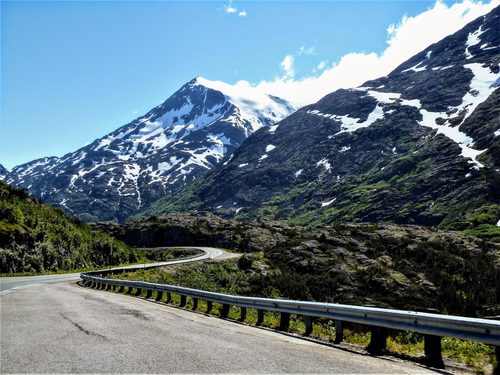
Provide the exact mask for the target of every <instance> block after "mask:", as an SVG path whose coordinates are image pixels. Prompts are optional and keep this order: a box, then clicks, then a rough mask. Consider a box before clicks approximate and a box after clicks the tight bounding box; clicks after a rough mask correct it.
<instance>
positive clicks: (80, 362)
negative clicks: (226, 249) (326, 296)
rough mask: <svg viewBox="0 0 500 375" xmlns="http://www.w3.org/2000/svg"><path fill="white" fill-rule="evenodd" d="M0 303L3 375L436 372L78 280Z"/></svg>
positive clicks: (34, 288) (26, 290)
mask: <svg viewBox="0 0 500 375" xmlns="http://www.w3.org/2000/svg"><path fill="white" fill-rule="evenodd" d="M0 303H1V311H0V319H1V330H0V345H1V353H0V354H1V356H0V358H1V362H0V373H2V374H5V373H312V372H314V373H371V374H373V373H386V374H387V373H397V374H410V373H411V374H415V373H431V372H430V370H428V369H426V368H423V367H419V365H417V364H414V363H408V362H404V361H401V360H398V359H394V358H376V357H370V356H367V355H362V354H357V353H351V352H349V351H344V350H340V349H334V348H330V347H327V346H324V345H320V344H316V343H312V342H308V341H305V340H300V339H297V338H294V337H289V336H286V335H283V334H279V333H275V332H271V331H267V330H263V329H258V328H254V327H249V326H245V325H241V324H237V323H234V322H230V321H225V320H222V319H219V318H215V317H209V316H205V315H202V314H197V313H193V312H189V311H183V310H180V309H177V308H174V307H169V306H167V305H165V304H163V303H155V302H151V301H145V300H143V299H139V298H137V297H131V296H127V295H122V294H117V293H112V292H106V291H99V290H94V289H90V288H83V287H80V286H78V285H77V284H76V283H75V282H72V283H58V284H44V285H33V286H32V287H30V288H23V289H19V290H16V291H15V292H12V293H7V294H3V295H2V296H0Z"/></svg>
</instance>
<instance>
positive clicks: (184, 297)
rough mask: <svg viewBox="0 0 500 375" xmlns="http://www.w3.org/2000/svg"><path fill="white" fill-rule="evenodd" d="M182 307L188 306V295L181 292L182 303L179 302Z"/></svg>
mask: <svg viewBox="0 0 500 375" xmlns="http://www.w3.org/2000/svg"><path fill="white" fill-rule="evenodd" d="M179 306H180V307H184V306H186V296H184V295H182V294H181V303H180V304H179Z"/></svg>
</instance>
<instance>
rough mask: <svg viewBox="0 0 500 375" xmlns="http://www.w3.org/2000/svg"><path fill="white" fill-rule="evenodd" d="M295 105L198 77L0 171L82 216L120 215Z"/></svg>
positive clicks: (194, 174) (197, 172)
mask: <svg viewBox="0 0 500 375" xmlns="http://www.w3.org/2000/svg"><path fill="white" fill-rule="evenodd" d="M294 110H295V107H294V106H293V105H291V104H290V103H288V102H286V101H284V100H282V99H280V98H276V97H273V96H269V95H266V94H263V93H261V92H259V91H258V90H257V89H254V88H251V87H236V86H232V85H228V84H226V83H223V82H219V81H209V80H207V79H204V78H202V77H198V78H196V79H193V80H192V81H190V82H188V83H187V84H185V85H184V86H183V87H181V88H180V89H179V90H178V91H177V92H176V93H174V94H173V95H172V96H171V97H170V98H168V99H167V100H166V101H165V102H164V103H162V104H161V105H159V106H157V107H155V108H153V109H152V110H151V111H149V112H148V113H146V114H145V115H144V116H141V117H139V118H137V119H135V120H134V121H132V122H131V123H129V124H126V125H124V126H122V127H120V128H119V129H117V130H116V131H114V132H112V133H110V134H108V135H106V136H104V137H102V138H99V139H97V140H95V141H94V142H92V143H91V144H89V145H87V146H85V147H82V148H81V149H79V150H77V151H75V152H71V153H69V154H67V155H64V156H63V157H60V158H59V157H46V158H42V159H39V160H34V161H32V162H29V163H26V164H23V165H19V166H16V167H14V168H13V169H12V171H11V172H10V173H7V174H6V175H5V173H6V171H2V170H0V178H2V179H4V180H5V181H6V182H8V183H10V184H12V185H15V186H17V187H21V188H26V189H27V190H28V191H29V192H30V193H31V194H33V195H35V196H37V197H39V198H41V199H42V200H43V201H44V202H46V203H48V204H51V205H54V206H57V207H60V208H62V209H64V210H65V211H66V212H67V213H69V214H71V215H73V216H77V217H79V218H81V219H83V220H86V221H93V220H117V221H122V220H124V219H126V218H127V217H128V216H129V215H130V214H132V213H134V212H135V211H137V210H138V209H141V208H142V207H144V206H145V205H148V204H149V203H151V202H153V201H154V200H156V199H158V198H160V197H168V196H170V195H171V194H172V193H173V192H174V191H175V190H176V189H178V188H180V187H182V186H184V185H186V184H187V183H189V182H190V181H193V180H194V179H196V178H198V177H200V176H201V175H203V174H204V173H205V172H206V171H207V170H209V169H210V168H212V167H213V166H214V165H216V164H217V163H219V162H220V161H221V160H222V159H223V158H224V156H226V155H228V154H230V153H231V152H233V151H234V150H235V149H236V148H237V147H238V146H239V145H240V144H241V143H242V142H243V141H244V140H245V139H246V138H247V137H248V136H249V135H250V134H252V133H254V132H255V131H256V130H258V129H260V128H262V127H267V126H270V125H273V124H274V123H275V122H277V121H279V120H281V119H283V118H284V117H286V116H288V115H289V114H290V113H292V112H293V111H294ZM2 175H3V176H2Z"/></svg>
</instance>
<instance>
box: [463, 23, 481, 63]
mask: <svg viewBox="0 0 500 375" xmlns="http://www.w3.org/2000/svg"><path fill="white" fill-rule="evenodd" d="M485 31H486V30H483V27H482V26H479V28H478V29H477V30H476V31H474V32H473V33H469V35H468V36H467V42H465V46H466V47H465V57H466V58H467V59H472V58H473V57H474V56H473V55H472V53H471V52H470V50H469V49H470V47H472V46H475V45H477V44H479V43H481V39H479V37H480V36H481V34H483V33H484V32H485Z"/></svg>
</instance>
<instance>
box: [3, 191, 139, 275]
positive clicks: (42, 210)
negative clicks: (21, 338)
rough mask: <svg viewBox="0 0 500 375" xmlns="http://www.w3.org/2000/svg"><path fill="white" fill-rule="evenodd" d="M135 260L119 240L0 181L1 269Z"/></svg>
mask: <svg viewBox="0 0 500 375" xmlns="http://www.w3.org/2000/svg"><path fill="white" fill-rule="evenodd" d="M138 259H139V253H138V252H137V251H136V250H133V249H131V248H129V247H128V246H127V245H125V244H124V243H123V242H121V241H117V240H115V239H114V238H112V237H111V236H109V235H107V234H105V233H104V232H101V231H96V230H91V228H90V227H88V226H87V225H86V224H83V223H82V222H80V221H78V220H73V219H70V218H69V217H68V216H66V215H65V214H64V212H63V211H62V210H60V209H57V208H53V207H50V206H48V205H45V204H43V203H41V202H40V201H39V200H38V199H36V198H33V197H31V196H29V195H28V194H27V193H26V191H23V190H19V189H16V188H13V187H12V186H10V185H8V184H6V183H3V182H0V273H21V272H34V273H38V272H48V271H61V270H64V271H68V270H74V269H79V268H88V267H98V266H108V265H117V264H120V263H129V262H135V261H137V260H138Z"/></svg>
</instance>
